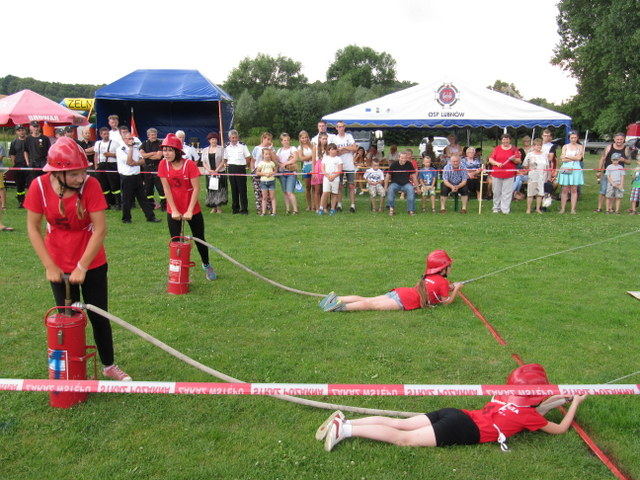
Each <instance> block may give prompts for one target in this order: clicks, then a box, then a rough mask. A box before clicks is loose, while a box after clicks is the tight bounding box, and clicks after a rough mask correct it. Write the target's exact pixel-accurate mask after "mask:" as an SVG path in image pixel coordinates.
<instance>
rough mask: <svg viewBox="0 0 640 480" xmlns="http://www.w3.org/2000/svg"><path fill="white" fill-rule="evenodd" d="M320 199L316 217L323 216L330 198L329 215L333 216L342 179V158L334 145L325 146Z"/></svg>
mask: <svg viewBox="0 0 640 480" xmlns="http://www.w3.org/2000/svg"><path fill="white" fill-rule="evenodd" d="M321 166H322V175H323V177H324V178H323V181H322V198H321V199H320V208H319V209H318V215H324V206H325V205H326V204H327V200H328V199H329V197H331V200H330V202H329V203H330V205H331V209H330V210H329V215H335V213H336V205H337V203H338V198H339V195H340V194H339V190H340V187H341V185H340V180H341V178H342V158H341V157H340V156H339V155H338V147H337V145H336V144H335V143H330V144H329V145H328V146H327V154H325V155H324V157H323V158H322V165H321Z"/></svg>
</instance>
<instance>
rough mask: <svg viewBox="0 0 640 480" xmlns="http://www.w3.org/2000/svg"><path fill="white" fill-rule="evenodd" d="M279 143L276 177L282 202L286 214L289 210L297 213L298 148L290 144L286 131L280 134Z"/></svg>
mask: <svg viewBox="0 0 640 480" xmlns="http://www.w3.org/2000/svg"><path fill="white" fill-rule="evenodd" d="M280 143H282V147H281V148H279V149H278V151H277V152H276V161H277V163H278V174H279V175H278V178H279V179H280V186H281V187H282V191H283V193H284V204H285V208H286V211H287V214H289V213H290V212H291V213H293V214H294V215H298V203H297V201H296V195H295V193H294V191H295V188H296V180H297V179H298V176H297V175H296V173H297V172H296V170H297V168H298V150H297V149H296V148H295V147H293V146H291V137H290V136H289V134H288V133H283V134H281V135H280Z"/></svg>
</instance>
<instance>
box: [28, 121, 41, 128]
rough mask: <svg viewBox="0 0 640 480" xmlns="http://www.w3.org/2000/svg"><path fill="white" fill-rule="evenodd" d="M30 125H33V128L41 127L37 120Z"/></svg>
mask: <svg viewBox="0 0 640 480" xmlns="http://www.w3.org/2000/svg"><path fill="white" fill-rule="evenodd" d="M29 125H31V126H32V127H39V126H40V124H39V123H38V122H36V121H35V120H32V121H31V123H30V124H29Z"/></svg>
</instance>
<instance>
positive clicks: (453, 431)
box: [316, 363, 586, 451]
mask: <svg viewBox="0 0 640 480" xmlns="http://www.w3.org/2000/svg"><path fill="white" fill-rule="evenodd" d="M548 383H549V380H548V379H547V375H546V372H545V371H544V368H543V367H542V366H541V365H538V364H536V363H531V364H528V365H523V366H521V367H518V368H516V369H515V370H514V371H513V372H511V374H510V375H509V378H508V379H507V384H509V385H547V384H548ZM585 397H586V395H576V396H574V397H573V402H572V403H571V406H570V407H569V410H568V411H567V413H566V415H565V416H564V418H563V419H562V421H561V422H560V423H554V422H550V421H548V420H547V419H546V418H544V416H543V413H546V412H544V411H543V410H541V412H542V413H541V412H538V410H536V405H537V404H539V403H540V402H541V401H542V400H543V399H544V396H536V395H528V396H514V395H501V396H496V397H494V398H492V399H491V401H490V402H489V403H487V404H486V405H485V406H484V408H483V409H482V410H459V409H456V408H443V409H441V410H437V411H435V412H431V413H427V414H425V415H417V416H415V417H411V418H404V419H398V418H390V417H366V418H359V419H357V420H347V419H346V418H345V417H344V415H343V414H342V412H340V411H336V412H334V413H333V414H331V416H330V417H329V418H328V419H327V420H326V421H325V422H324V423H323V424H322V425H321V426H320V428H319V429H318V431H317V432H316V438H317V439H318V440H323V439H324V441H325V443H324V446H325V450H327V451H331V450H332V449H333V447H334V446H335V445H336V444H338V443H339V442H341V441H342V440H344V439H345V438H349V437H362V438H369V439H371V440H377V441H380V442H386V443H392V444H394V445H398V446H401V447H405V446H406V447H444V446H448V445H472V444H476V443H485V442H494V441H495V442H498V443H500V447H501V448H502V449H503V450H508V447H507V445H506V439H507V438H508V437H510V436H511V435H515V434H516V433H518V432H521V431H522V430H530V431H536V430H542V431H543V432H546V433H552V434H560V433H564V432H566V431H567V430H568V429H569V426H570V425H571V422H572V421H573V417H574V416H575V413H576V410H577V409H578V405H579V404H580V403H581V402H582V401H583V400H584V399H585ZM554 400H555V398H554Z"/></svg>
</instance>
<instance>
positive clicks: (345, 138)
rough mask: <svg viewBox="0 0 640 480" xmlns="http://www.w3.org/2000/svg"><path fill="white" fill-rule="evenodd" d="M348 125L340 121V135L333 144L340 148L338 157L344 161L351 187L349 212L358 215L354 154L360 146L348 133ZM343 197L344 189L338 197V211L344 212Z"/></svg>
mask: <svg viewBox="0 0 640 480" xmlns="http://www.w3.org/2000/svg"><path fill="white" fill-rule="evenodd" d="M346 128H347V127H346V125H345V124H344V122H342V121H340V122H338V123H337V124H336V129H337V130H338V134H337V135H334V136H333V140H332V141H333V143H335V144H336V145H337V146H338V155H340V158H341V159H342V172H343V174H342V175H343V177H346V179H347V184H348V185H349V199H350V200H351V207H350V208H349V211H350V212H351V213H356V166H355V164H354V162H353V154H354V153H355V152H356V150H358V145H357V144H356V141H355V140H354V139H353V136H352V135H351V134H350V133H346ZM342 195H343V189H342V188H340V196H339V197H338V206H337V207H336V209H337V210H338V211H339V212H341V211H342Z"/></svg>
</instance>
